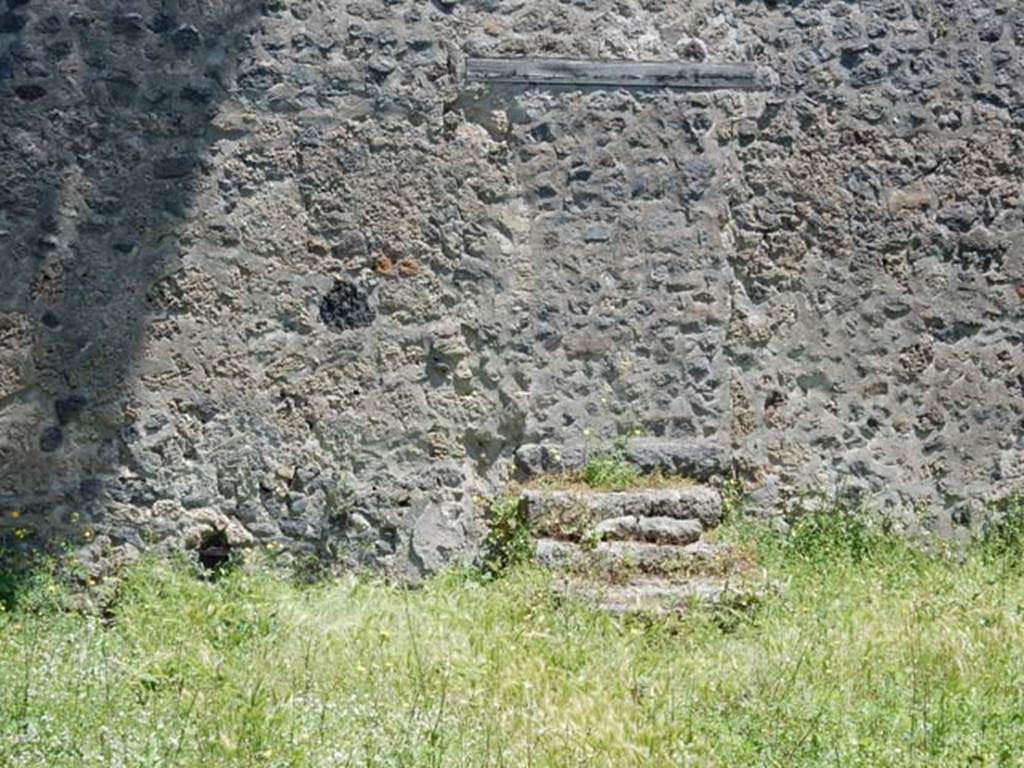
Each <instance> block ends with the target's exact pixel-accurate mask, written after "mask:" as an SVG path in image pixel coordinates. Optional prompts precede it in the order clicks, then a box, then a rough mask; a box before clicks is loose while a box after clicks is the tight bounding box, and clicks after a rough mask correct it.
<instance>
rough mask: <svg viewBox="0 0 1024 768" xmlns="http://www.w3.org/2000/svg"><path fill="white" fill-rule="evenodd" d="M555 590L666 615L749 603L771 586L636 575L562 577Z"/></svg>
mask: <svg viewBox="0 0 1024 768" xmlns="http://www.w3.org/2000/svg"><path fill="white" fill-rule="evenodd" d="M555 589H556V590H557V591H558V592H559V593H561V594H562V595H565V596H569V597H575V598H581V599H584V600H586V601H588V602H591V603H593V604H594V605H595V607H597V608H600V609H601V610H604V611H608V612H610V613H615V614H633V613H653V614H658V615H667V614H673V613H685V612H686V611H688V610H690V609H691V608H693V607H694V606H696V605H708V606H722V605H733V604H734V605H737V606H745V605H749V604H751V603H752V602H757V601H759V600H761V599H763V598H764V597H765V596H766V595H767V594H769V593H770V592H772V591H774V590H775V587H774V586H773V585H762V584H754V583H750V582H742V581H735V580H729V579H724V578H713V577H703V576H700V577H694V578H690V579H686V580H683V581H679V580H669V579H659V578H637V579H633V580H631V581H628V582H626V583H623V584H609V583H599V582H594V581H581V580H577V579H572V578H566V579H563V580H561V581H559V582H557V583H556V584H555Z"/></svg>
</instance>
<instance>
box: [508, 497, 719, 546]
mask: <svg viewBox="0 0 1024 768" xmlns="http://www.w3.org/2000/svg"><path fill="white" fill-rule="evenodd" d="M520 503H521V504H522V505H523V507H522V508H523V512H524V513H525V515H526V518H527V520H528V521H529V524H530V527H531V529H532V530H533V531H534V533H535V534H536V535H540V536H550V537H553V538H563V539H573V538H575V539H578V538H581V537H584V536H586V535H588V534H590V533H591V532H595V529H596V527H597V526H598V525H600V524H605V525H606V526H608V527H609V529H610V530H614V529H615V528H616V526H620V527H621V528H623V529H629V527H630V526H631V525H632V530H634V531H636V532H637V535H636V536H635V537H632V538H641V539H647V540H652V539H653V540H658V534H656V533H655V531H656V530H657V529H658V524H656V523H644V524H643V525H642V526H641V524H640V523H639V522H635V523H629V522H627V521H628V520H636V518H670V519H672V520H675V521H683V520H691V521H697V522H699V524H700V525H701V527H702V529H706V528H713V527H715V526H716V525H718V524H719V523H720V522H721V520H722V499H721V497H720V496H719V494H718V492H717V491H716V490H715V489H713V488H708V487H706V486H699V485H694V486H687V487H680V488H649V489H635V490H629V491H591V490H549V489H528V490H526V491H524V492H523V494H522V497H521V500H520ZM613 520H617V521H618V522H617V523H614V524H613V523H611V522H609V521H613ZM661 528H662V530H667V527H666V525H665V524H664V522H662V523H661ZM676 528H677V530H680V531H681V530H682V529H681V527H679V526H677V527H676ZM641 531H644V533H641ZM699 535H700V531H698V532H697V536H699ZM683 538H685V536H684V537H683ZM691 540H692V539H691Z"/></svg>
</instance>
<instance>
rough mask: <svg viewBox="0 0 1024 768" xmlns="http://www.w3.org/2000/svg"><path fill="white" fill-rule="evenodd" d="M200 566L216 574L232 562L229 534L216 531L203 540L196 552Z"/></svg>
mask: <svg viewBox="0 0 1024 768" xmlns="http://www.w3.org/2000/svg"><path fill="white" fill-rule="evenodd" d="M196 555H197V556H198V558H199V564H200V565H201V566H202V567H203V568H204V569H206V570H207V571H211V572H214V573H216V572H217V571H219V570H221V569H223V568H224V566H226V565H227V564H228V563H230V562H231V544H229V543H228V537H227V533H226V532H225V531H220V530H216V531H213V532H212V533H210V534H209V535H207V536H206V537H204V538H203V540H202V542H200V544H199V547H198V548H197V550H196Z"/></svg>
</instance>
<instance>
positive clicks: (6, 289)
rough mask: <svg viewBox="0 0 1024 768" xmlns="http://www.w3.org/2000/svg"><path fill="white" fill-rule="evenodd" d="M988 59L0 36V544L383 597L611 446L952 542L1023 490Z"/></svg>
mask: <svg viewBox="0 0 1024 768" xmlns="http://www.w3.org/2000/svg"><path fill="white" fill-rule="evenodd" d="M1022 54H1024V8H1022V7H1020V5H1019V3H1015V2H1012V0H973V1H972V2H953V1H952V0H865V1H864V2H858V3H850V2H841V1H838V0H837V1H830V2H814V1H810V0H809V1H807V2H765V1H764V0H746V1H745V2H724V1H723V0H697V1H696V2H692V3H676V2H668V1H667V0H617V1H614V2H613V1H612V0H588V1H587V2H584V1H583V0H579V1H578V2H554V1H553V0H547V1H544V0H541V1H538V2H532V3H511V2H503V0H464V1H463V2H454V1H444V0H439V1H438V2H420V1H419V0H416V1H412V0H408V1H404V2H403V0H364V1H363V2H347V1H345V0H319V1H317V2H313V1H312V0H308V1H306V0H289V1H288V2H285V0H266V1H265V2H262V3H260V2H256V1H255V0H249V1H243V0H205V1H204V2H200V0H179V1H178V2H174V1H173V0H165V1H164V2H157V1H156V0H149V1H148V2H143V1H142V0H137V1H136V2H131V1H130V0H126V1H125V2H120V3H111V2H106V0H102V1H101V0H78V1H77V2H75V1H72V0H61V1H60V2H57V0H6V6H5V7H2V9H0V167H2V168H3V170H4V176H5V178H4V184H3V185H0V267H2V275H3V278H4V279H3V280H2V281H0V520H2V523H0V525H2V526H3V531H4V532H3V533H2V534H0V535H2V536H4V538H5V540H7V541H8V542H10V541H13V540H16V539H17V540H24V541H25V542H26V543H32V542H40V541H44V540H45V541H51V542H53V541H57V540H61V539H63V538H69V539H70V540H72V541H74V542H76V543H78V544H82V543H85V544H87V550H86V551H87V555H88V556H89V557H93V558H96V559H97V560H105V559H106V558H109V557H110V556H111V555H115V556H124V555H130V554H132V553H134V552H135V551H137V550H140V549H142V548H144V547H146V546H147V545H152V544H167V545H176V544H178V543H180V542H182V541H185V542H186V543H188V544H190V545H193V546H195V545H202V544H203V543H204V542H207V543H208V542H209V541H211V540H212V538H213V537H215V536H219V537H221V538H223V539H226V540H227V541H228V543H232V544H235V543H237V544H244V543H261V544H268V543H272V544H275V545H281V546H283V547H285V548H287V549H290V550H295V551H305V552H310V553H314V554H316V555H318V556H320V557H326V558H328V559H331V560H337V561H339V562H341V563H343V564H348V565H352V564H369V565H373V566H375V567H381V568H385V569H388V570H390V571H392V572H393V573H396V574H406V575H412V574H416V573H419V572H422V571H424V570H431V569H435V568H437V567H439V566H440V565H442V564H443V563H445V562H447V561H449V560H450V559H452V558H453V557H456V556H458V555H459V554H460V553H463V552H472V550H473V547H474V544H475V543H476V542H478V541H479V538H480V536H481V533H482V531H483V523H482V521H481V505H480V503H479V500H478V498H477V497H478V496H480V495H482V494H487V493H491V492H493V491H494V490H495V489H497V488H499V487H500V486H501V484H502V483H504V482H505V481H507V480H508V478H509V477H510V475H511V472H512V461H511V457H512V455H513V452H514V451H515V449H516V448H517V447H518V446H520V445H522V444H524V443H535V442H538V441H542V440H548V441H553V442H556V443H557V442H571V441H574V440H590V441H594V442H600V441H602V440H607V439H610V438H611V437H613V436H614V435H616V434H620V433H623V432H628V431H632V430H640V431H642V432H644V433H646V434H650V435H657V436H663V437H667V438H677V439H681V440H688V439H701V440H710V441H715V442H718V443H721V444H722V445H725V446H726V447H728V449H729V450H730V451H731V454H732V458H733V461H734V464H735V467H736V469H737V471H739V472H740V473H742V475H743V476H744V477H746V478H747V479H748V480H749V481H750V482H751V484H752V487H754V488H760V489H761V490H760V491H759V493H760V497H761V498H762V499H768V498H771V496H772V491H773V490H781V491H795V490H799V489H801V488H806V487H819V488H820V487H824V488H834V487H837V486H842V487H843V488H847V489H853V490H863V491H866V492H867V493H868V494H869V496H870V497H871V498H872V499H873V500H874V501H875V502H876V503H879V504H881V505H883V506H887V507H891V508H893V509H900V510H907V509H911V508H918V509H921V510H926V511H927V513H928V515H929V516H930V519H929V523H930V524H931V525H933V526H935V527H937V528H939V529H942V530H945V531H946V532H947V533H948V532H950V531H951V530H953V529H952V528H951V526H955V525H956V524H959V525H961V526H964V525H967V524H969V523H970V522H971V519H970V512H971V511H972V509H976V508H977V503H978V502H979V501H980V500H981V499H983V498H985V497H987V496H991V495H998V494H999V493H1003V492H1005V491H1007V490H1009V489H1011V488H1014V487H1016V486H1017V485H1019V484H1020V483H1021V480H1022V475H1024V464H1022V461H1021V460H1022V458H1024V413H1022V411H1024V405H1022V403H1024V227H1022V221H1021V218H1022V211H1024V200H1022V194H1024V193H1022V187H1021V180H1022V178H1024V65H1022ZM488 55H490V56H517V55H538V56H573V57H588V58H629V59H652V60H653V59H657V60H664V59H687V60H707V61H723V62H725V61H736V62H753V63H756V64H758V65H761V66H763V67H766V68H769V69H770V70H771V71H772V72H773V73H774V76H773V81H772V88H771V89H770V90H768V91H766V92H761V93H738V92H727V91H718V92H714V93H682V92H677V93H665V92H641V91H633V92H628V93H627V92H621V91H619V92H615V91H599V90H598V91H590V92H580V91H575V92H574V91H569V92H556V91H552V90H537V91H530V92H525V93H517V92H511V91H501V90H496V89H490V90H482V89H481V88H480V87H479V86H467V85H466V84H465V83H464V82H463V78H462V67H463V66H464V60H465V58H466V57H467V56H488ZM218 532H219V533H218Z"/></svg>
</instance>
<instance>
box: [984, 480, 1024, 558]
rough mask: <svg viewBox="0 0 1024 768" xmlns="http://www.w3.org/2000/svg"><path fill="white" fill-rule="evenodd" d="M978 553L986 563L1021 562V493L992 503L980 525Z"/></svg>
mask: <svg viewBox="0 0 1024 768" xmlns="http://www.w3.org/2000/svg"><path fill="white" fill-rule="evenodd" d="M980 545H981V550H982V552H984V554H985V556H986V558H987V559H988V561H989V562H998V561H1002V562H1004V563H1006V564H1009V565H1018V564H1020V562H1021V561H1022V560H1024V492H1018V493H1014V494H1011V495H1009V496H1006V497H1004V498H1002V499H999V500H997V501H995V502H994V503H993V504H992V505H991V506H990V508H989V514H988V517H987V519H986V520H985V523H984V524H983V525H982V529H981V535H980Z"/></svg>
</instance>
